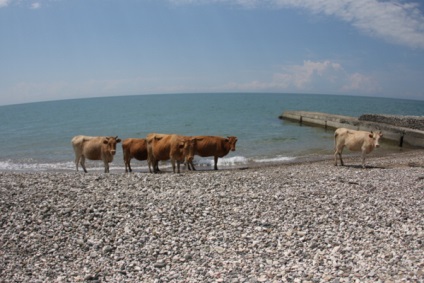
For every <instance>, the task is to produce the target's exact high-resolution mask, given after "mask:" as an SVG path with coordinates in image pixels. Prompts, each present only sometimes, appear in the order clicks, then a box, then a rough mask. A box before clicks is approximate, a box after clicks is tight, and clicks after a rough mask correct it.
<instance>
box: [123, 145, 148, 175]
mask: <svg viewBox="0 0 424 283" xmlns="http://www.w3.org/2000/svg"><path fill="white" fill-rule="evenodd" d="M122 152H123V154H124V163H125V172H132V169H131V164H130V162H131V159H132V158H135V159H137V160H140V161H142V160H147V141H146V139H135V138H129V139H125V140H124V141H123V142H122Z"/></svg>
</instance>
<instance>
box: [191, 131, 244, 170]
mask: <svg viewBox="0 0 424 283" xmlns="http://www.w3.org/2000/svg"><path fill="white" fill-rule="evenodd" d="M193 138H195V139H196V143H195V148H194V154H195V155H199V156H201V157H208V156H213V157H214V169H215V170H218V157H224V156H226V155H227V154H228V153H229V152H230V150H231V151H235V150H236V143H237V137H233V136H232V137H227V138H222V137H217V136H195V137H193ZM187 164H188V168H189V169H193V170H196V169H195V168H194V165H193V159H191V160H187Z"/></svg>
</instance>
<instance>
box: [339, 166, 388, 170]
mask: <svg viewBox="0 0 424 283" xmlns="http://www.w3.org/2000/svg"><path fill="white" fill-rule="evenodd" d="M338 166H340V165H338ZM340 167H346V168H354V169H364V170H366V169H386V167H383V166H372V165H365V168H362V165H343V166H340Z"/></svg>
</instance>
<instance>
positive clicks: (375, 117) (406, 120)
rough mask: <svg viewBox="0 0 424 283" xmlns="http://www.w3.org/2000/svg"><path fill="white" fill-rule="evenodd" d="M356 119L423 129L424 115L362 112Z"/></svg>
mask: <svg viewBox="0 0 424 283" xmlns="http://www.w3.org/2000/svg"><path fill="white" fill-rule="evenodd" d="M358 120H359V121H369V122H376V123H383V124H389V125H393V126H397V127H403V128H409V129H415V130H420V131H424V117H422V116H399V115H381V114H364V115H361V116H360V117H359V118H358Z"/></svg>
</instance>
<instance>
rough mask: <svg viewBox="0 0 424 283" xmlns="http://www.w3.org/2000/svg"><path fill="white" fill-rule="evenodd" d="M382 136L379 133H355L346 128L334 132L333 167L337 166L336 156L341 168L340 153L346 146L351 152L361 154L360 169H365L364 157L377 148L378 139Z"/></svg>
mask: <svg viewBox="0 0 424 283" xmlns="http://www.w3.org/2000/svg"><path fill="white" fill-rule="evenodd" d="M382 136H383V134H382V133H381V132H378V133H374V132H366V131H355V130H349V129H346V128H339V129H337V130H336V131H335V132H334V144H335V153H334V165H335V166H337V156H339V158H340V163H341V165H342V166H343V165H344V163H343V159H342V151H343V148H344V147H345V146H346V147H347V148H348V149H349V150H351V151H361V152H362V155H361V156H362V168H365V155H366V154H368V153H370V152H371V151H373V150H374V148H376V147H379V146H380V144H379V139H380V138H381V137H382Z"/></svg>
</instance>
